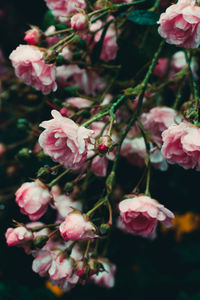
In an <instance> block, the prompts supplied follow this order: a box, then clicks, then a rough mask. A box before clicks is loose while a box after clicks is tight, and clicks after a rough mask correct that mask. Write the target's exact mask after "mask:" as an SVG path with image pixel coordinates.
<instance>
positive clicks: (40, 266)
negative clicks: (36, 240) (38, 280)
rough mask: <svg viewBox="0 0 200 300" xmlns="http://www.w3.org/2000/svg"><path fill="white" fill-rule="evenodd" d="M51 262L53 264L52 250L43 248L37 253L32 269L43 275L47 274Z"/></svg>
mask: <svg viewBox="0 0 200 300" xmlns="http://www.w3.org/2000/svg"><path fill="white" fill-rule="evenodd" d="M51 264H52V256H51V252H50V251H48V250H43V249H41V250H39V251H38V252H37V253H36V255H35V259H34V260H33V263H32V269H33V271H34V272H36V273H38V274H39V275H40V276H41V277H43V276H47V275H48V271H49V269H50V267H51Z"/></svg>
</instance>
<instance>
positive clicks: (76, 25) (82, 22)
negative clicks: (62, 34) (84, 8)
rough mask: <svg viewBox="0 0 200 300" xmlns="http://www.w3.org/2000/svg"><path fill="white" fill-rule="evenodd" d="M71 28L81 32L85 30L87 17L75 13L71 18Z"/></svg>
mask: <svg viewBox="0 0 200 300" xmlns="http://www.w3.org/2000/svg"><path fill="white" fill-rule="evenodd" d="M70 21H71V28H73V29H75V30H77V31H83V30H85V29H86V28H87V25H88V19H87V15H84V14H83V13H77V14H75V15H73V16H72V17H71V20H70Z"/></svg>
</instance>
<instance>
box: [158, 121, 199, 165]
mask: <svg viewBox="0 0 200 300" xmlns="http://www.w3.org/2000/svg"><path fill="white" fill-rule="evenodd" d="M162 138H163V146H162V154H163V156H164V158H165V159H167V161H168V162H169V163H171V164H179V165H180V166H182V167H183V168H184V169H196V170H197V171H200V142H199V141H200V129H199V127H196V126H194V125H192V124H190V123H188V122H181V123H180V124H179V125H172V126H170V127H169V128H168V129H167V130H165V131H164V132H163V134H162Z"/></svg>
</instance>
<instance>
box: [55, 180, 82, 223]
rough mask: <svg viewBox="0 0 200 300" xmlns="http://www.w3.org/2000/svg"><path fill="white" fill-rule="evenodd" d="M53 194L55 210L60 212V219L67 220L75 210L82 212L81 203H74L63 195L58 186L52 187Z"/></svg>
mask: <svg viewBox="0 0 200 300" xmlns="http://www.w3.org/2000/svg"><path fill="white" fill-rule="evenodd" d="M51 194H52V196H53V200H54V208H56V209H57V211H58V218H59V219H62V220H63V219H65V218H66V216H67V215H68V214H69V213H70V212H72V211H73V210H74V209H77V210H82V203H81V202H80V201H73V200H72V199H71V198H70V197H69V196H67V195H66V194H62V193H61V191H60V190H59V188H58V186H56V185H54V186H53V187H52V189H51Z"/></svg>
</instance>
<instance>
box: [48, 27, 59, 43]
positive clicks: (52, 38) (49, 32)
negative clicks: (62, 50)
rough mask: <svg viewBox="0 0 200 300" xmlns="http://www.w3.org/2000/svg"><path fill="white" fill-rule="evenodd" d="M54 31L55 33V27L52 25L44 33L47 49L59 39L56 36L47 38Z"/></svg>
mask: <svg viewBox="0 0 200 300" xmlns="http://www.w3.org/2000/svg"><path fill="white" fill-rule="evenodd" d="M55 31H56V27H55V26H54V25H51V26H49V27H48V28H47V30H46V31H45V36H46V42H47V45H48V46H49V47H51V46H53V45H55V44H56V43H58V42H59V38H58V36H57V35H52V36H48V35H49V34H50V35H51V34H53V33H54V32H55Z"/></svg>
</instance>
